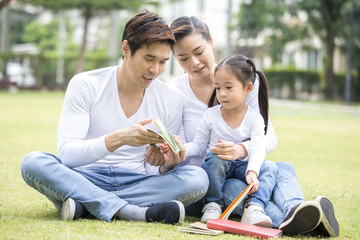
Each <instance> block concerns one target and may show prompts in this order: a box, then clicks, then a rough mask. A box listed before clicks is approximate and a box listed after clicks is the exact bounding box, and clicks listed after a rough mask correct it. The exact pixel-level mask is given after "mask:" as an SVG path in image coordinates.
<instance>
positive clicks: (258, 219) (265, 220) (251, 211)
mask: <svg viewBox="0 0 360 240" xmlns="http://www.w3.org/2000/svg"><path fill="white" fill-rule="evenodd" d="M241 222H242V223H247V224H252V225H257V226H262V227H269V228H271V227H272V221H271V218H270V217H269V216H267V215H266V214H265V212H264V210H263V209H262V207H260V206H259V205H256V204H252V205H248V206H247V207H245V209H244V212H243V215H242V217H241Z"/></svg>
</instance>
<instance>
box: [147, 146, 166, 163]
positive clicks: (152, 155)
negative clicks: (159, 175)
mask: <svg viewBox="0 0 360 240" xmlns="http://www.w3.org/2000/svg"><path fill="white" fill-rule="evenodd" d="M146 149H147V151H146V153H145V162H147V163H149V164H150V165H151V166H161V165H163V164H164V162H165V154H164V153H163V152H162V151H161V149H160V148H159V147H158V146H156V145H154V146H150V145H149V146H147V147H146Z"/></svg>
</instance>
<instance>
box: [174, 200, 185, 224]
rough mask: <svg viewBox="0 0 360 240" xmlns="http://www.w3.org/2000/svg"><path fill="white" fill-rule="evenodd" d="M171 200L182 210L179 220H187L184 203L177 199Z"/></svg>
mask: <svg viewBox="0 0 360 240" xmlns="http://www.w3.org/2000/svg"><path fill="white" fill-rule="evenodd" d="M171 202H175V203H177V205H178V206H179V211H180V214H179V215H180V216H179V222H184V220H185V207H184V204H183V203H182V202H180V201H177V200H172V201H171Z"/></svg>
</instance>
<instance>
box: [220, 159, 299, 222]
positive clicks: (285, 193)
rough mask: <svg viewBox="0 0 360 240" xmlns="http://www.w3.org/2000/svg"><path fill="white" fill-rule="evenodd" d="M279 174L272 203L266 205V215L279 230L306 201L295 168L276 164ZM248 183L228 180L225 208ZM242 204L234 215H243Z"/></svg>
mask: <svg viewBox="0 0 360 240" xmlns="http://www.w3.org/2000/svg"><path fill="white" fill-rule="evenodd" d="M276 166H277V169H278V174H277V176H276V184H275V188H274V191H273V195H272V201H271V202H269V203H268V204H267V205H266V208H265V213H266V215H268V216H269V217H270V218H271V220H272V222H273V227H276V228H279V226H280V224H281V223H282V222H283V221H284V218H285V216H286V215H287V214H288V213H289V212H290V210H291V209H292V208H293V207H295V206H297V205H298V204H300V203H302V202H304V201H305V198H304V195H303V192H302V190H301V187H300V184H299V181H298V179H297V176H296V171H295V168H294V166H293V165H292V164H291V163H288V162H277V163H276ZM246 186H247V184H246V183H244V182H243V181H240V180H238V179H228V180H226V182H225V184H224V188H223V192H224V199H223V200H224V203H225V207H228V206H229V205H230V204H231V202H232V201H234V200H235V198H236V197H237V196H238V194H239V192H241V190H242V189H245V187H246ZM243 205H244V203H243V202H242V203H241V204H239V206H238V207H237V208H236V209H235V210H234V211H233V214H236V215H240V216H241V215H242V212H243V209H244V206H243Z"/></svg>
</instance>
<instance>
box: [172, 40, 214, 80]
mask: <svg viewBox="0 0 360 240" xmlns="http://www.w3.org/2000/svg"><path fill="white" fill-rule="evenodd" d="M173 50H174V54H175V57H176V59H177V60H178V61H179V63H180V65H181V67H182V68H183V69H184V70H185V71H186V72H187V73H188V74H189V75H190V76H192V77H193V78H203V77H207V76H211V75H212V74H213V73H214V53H213V47H212V43H211V42H208V41H206V40H205V39H204V38H203V36H202V35H201V34H200V33H194V34H191V35H188V36H186V37H184V38H183V39H181V40H180V41H176V43H175V45H174V46H173Z"/></svg>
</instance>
